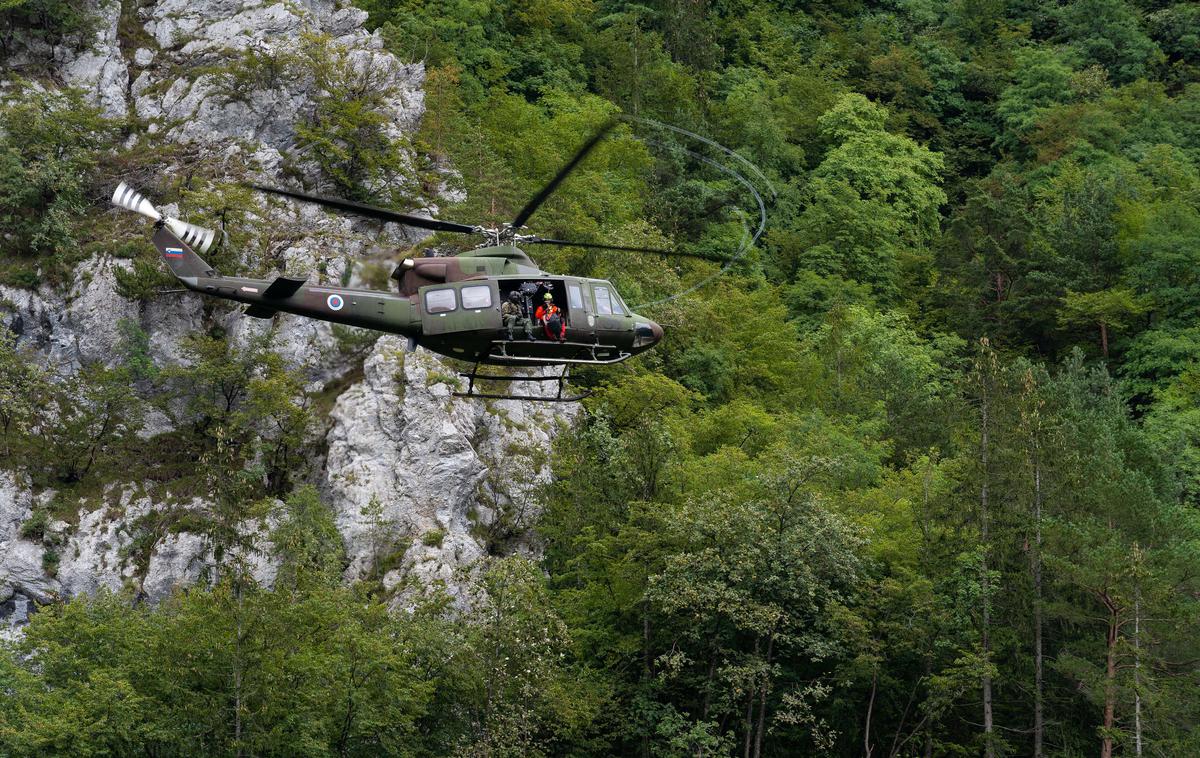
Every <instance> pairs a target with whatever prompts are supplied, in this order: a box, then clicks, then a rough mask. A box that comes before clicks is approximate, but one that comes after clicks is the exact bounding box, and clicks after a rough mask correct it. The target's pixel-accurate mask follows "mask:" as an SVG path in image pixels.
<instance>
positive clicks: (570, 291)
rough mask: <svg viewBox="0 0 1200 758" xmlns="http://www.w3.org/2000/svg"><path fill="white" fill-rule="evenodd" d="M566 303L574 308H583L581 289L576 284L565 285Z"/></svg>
mask: <svg viewBox="0 0 1200 758" xmlns="http://www.w3.org/2000/svg"><path fill="white" fill-rule="evenodd" d="M567 303H568V304H569V305H570V306H571V307H572V308H576V309H582V308H583V290H582V289H580V288H579V285H578V284H568V285H567Z"/></svg>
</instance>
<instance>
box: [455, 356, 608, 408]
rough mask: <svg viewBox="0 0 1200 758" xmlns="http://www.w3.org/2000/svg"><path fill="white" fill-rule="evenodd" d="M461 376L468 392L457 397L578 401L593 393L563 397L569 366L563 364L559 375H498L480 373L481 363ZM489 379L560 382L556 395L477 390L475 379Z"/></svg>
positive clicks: (545, 401) (561, 401)
mask: <svg viewBox="0 0 1200 758" xmlns="http://www.w3.org/2000/svg"><path fill="white" fill-rule="evenodd" d="M459 376H461V377H463V378H464V379H466V380H467V391H466V392H455V393H454V396H455V397H476V398H481V399H484V400H532V401H535V402H542V403H577V402H579V401H580V400H582V399H584V398H585V397H587V396H588V395H591V394H592V391H591V390H588V391H586V392H584V393H582V394H579V395H569V396H567V397H563V390H565V389H566V387H567V366H563V369H562V373H560V374H559V375H558V376H498V375H496V374H481V373H479V364H478V363H476V364H475V367H474V368H473V369H471V370H470V371H469V372H466V373H463V372H459ZM476 379H487V380H489V381H493V382H510V383H511V382H558V394H557V395H555V396H554V397H542V396H540V395H500V394H494V393H489V392H476V391H475V380H476Z"/></svg>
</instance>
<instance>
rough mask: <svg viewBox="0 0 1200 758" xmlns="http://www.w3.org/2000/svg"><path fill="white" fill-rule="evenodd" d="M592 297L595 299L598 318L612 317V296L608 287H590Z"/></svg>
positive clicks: (597, 285)
mask: <svg viewBox="0 0 1200 758" xmlns="http://www.w3.org/2000/svg"><path fill="white" fill-rule="evenodd" d="M592 296H593V297H594V298H595V299H596V313H597V314H598V315H600V316H611V315H613V302H612V295H611V294H609V291H608V287H604V286H601V285H599V284H596V285H593V286H592Z"/></svg>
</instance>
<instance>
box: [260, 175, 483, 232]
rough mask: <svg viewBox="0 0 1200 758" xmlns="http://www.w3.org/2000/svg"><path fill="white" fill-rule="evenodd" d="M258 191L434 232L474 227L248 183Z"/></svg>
mask: <svg viewBox="0 0 1200 758" xmlns="http://www.w3.org/2000/svg"><path fill="white" fill-rule="evenodd" d="M249 186H251V187H253V188H254V189H256V190H258V191H260V192H269V193H271V194H274V195H283V196H284V197H290V198H292V199H294V200H303V201H304V202H306V203H316V204H317V205H324V206H327V207H329V208H336V209H338V210H340V211H348V212H350V213H357V214H358V215H360V216H367V217H368V218H376V219H379V220H380V221H395V222H397V223H400V224H408V225H409V226H417V227H420V228H422V229H432V230H433V231H435V232H462V233H464V234H473V233H475V232H476V228H475V227H473V226H470V225H468V224H459V223H456V222H454V221H438V220H437V219H434V218H425V217H424V216H414V215H412V214H411V213H401V212H399V211H393V210H389V209H387V208H380V207H378V206H375V205H366V204H365V203H355V202H352V201H350V200H342V199H341V198H338V197H322V196H320V195H307V194H305V193H303V192H296V191H294V190H286V189H279V188H278V187H267V186H265V185H262V184H251V185H249Z"/></svg>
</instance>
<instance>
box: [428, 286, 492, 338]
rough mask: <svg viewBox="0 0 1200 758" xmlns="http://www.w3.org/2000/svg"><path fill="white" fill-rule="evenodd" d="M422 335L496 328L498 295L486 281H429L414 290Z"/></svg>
mask: <svg viewBox="0 0 1200 758" xmlns="http://www.w3.org/2000/svg"><path fill="white" fill-rule="evenodd" d="M417 296H418V298H419V301H420V307H421V331H422V332H423V333H424V334H428V335H435V334H449V333H452V332H475V331H484V330H491V331H498V330H499V329H500V327H501V319H500V295H499V291H498V289H497V287H496V283H495V282H489V281H486V280H476V281H465V282H455V283H453V284H433V285H429V286H428V287H421V288H420V289H419V290H417Z"/></svg>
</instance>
